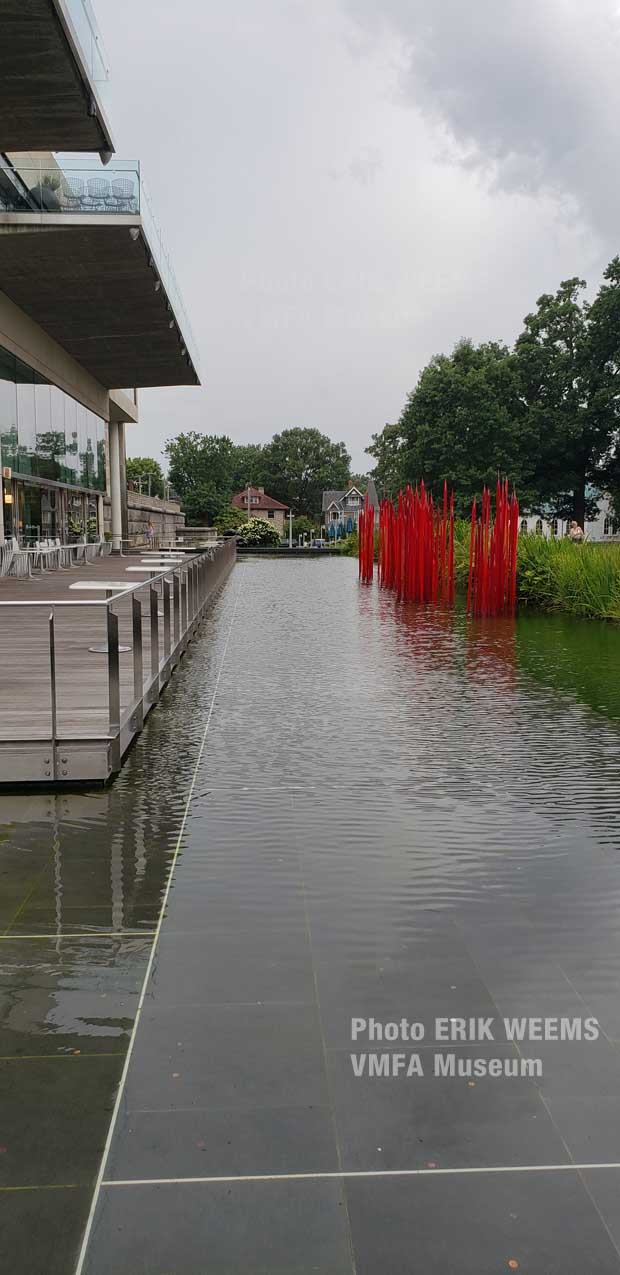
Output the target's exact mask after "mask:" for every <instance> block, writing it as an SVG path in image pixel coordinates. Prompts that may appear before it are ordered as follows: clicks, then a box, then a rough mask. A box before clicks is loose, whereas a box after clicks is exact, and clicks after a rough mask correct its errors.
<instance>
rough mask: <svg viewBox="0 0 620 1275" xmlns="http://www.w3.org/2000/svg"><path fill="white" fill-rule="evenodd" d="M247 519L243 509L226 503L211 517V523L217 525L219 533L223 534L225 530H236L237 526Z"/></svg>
mask: <svg viewBox="0 0 620 1275" xmlns="http://www.w3.org/2000/svg"><path fill="white" fill-rule="evenodd" d="M247 520H248V519H247V514H246V512H245V510H244V509H237V508H235V506H234V505H227V506H226V508H225V509H222V512H221V513H219V514H217V516H216V517H215V518H214V519H213V525H214V527H217V530H218V531H219V533H220V535H223V534H224V532H225V531H236V529H237V527H241V526H242V525H243V523H244V522H247Z"/></svg>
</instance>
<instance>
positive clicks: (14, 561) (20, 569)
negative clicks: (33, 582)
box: [8, 536, 33, 578]
mask: <svg viewBox="0 0 620 1275" xmlns="http://www.w3.org/2000/svg"><path fill="white" fill-rule="evenodd" d="M11 548H12V550H13V556H12V558H11V561H10V563H9V568H8V574H9V575H11V576H19V577H20V578H22V577H24V576H31V575H32V557H33V555H32V554H31V553H27V552H26V550H24V549H22V548H21V546H20V543H19V540H18V539H17V537H16V536H13V539H12V541H11Z"/></svg>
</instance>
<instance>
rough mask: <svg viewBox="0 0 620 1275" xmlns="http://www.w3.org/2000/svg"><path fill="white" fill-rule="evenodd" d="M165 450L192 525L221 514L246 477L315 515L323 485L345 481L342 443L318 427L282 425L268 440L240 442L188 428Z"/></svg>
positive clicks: (345, 458)
mask: <svg viewBox="0 0 620 1275" xmlns="http://www.w3.org/2000/svg"><path fill="white" fill-rule="evenodd" d="M166 454H167V456H168V460H169V471H168V477H169V480H170V482H171V483H172V486H173V488H174V490H175V491H176V492H177V493H178V495H179V497H180V499H181V504H182V508H183V510H184V511H185V513H186V514H187V517H188V521H189V522H193V523H194V524H196V525H199V524H201V523H202V524H205V525H211V524H212V523H218V522H221V520H222V519H224V520H225V519H226V516H227V513H228V511H229V510H230V504H231V500H232V498H233V496H235V495H237V494H238V493H239V492H240V491H242V490H243V489H244V487H246V486H247V485H248V483H249V484H251V485H252V486H253V487H264V489H265V491H266V492H267V494H268V495H269V496H273V498H274V499H275V500H281V501H282V503H283V504H285V505H288V506H289V508H290V509H292V510H293V512H294V513H295V514H296V515H305V516H307V517H308V518H310V519H314V520H315V521H316V520H317V519H319V518H320V510H321V498H322V493H323V491H324V490H325V489H326V488H328V487H335V488H341V487H342V488H344V487H346V486H347V484H348V482H349V481H350V469H351V457H350V456H349V454H348V452H347V449H346V447H345V444H344V443H333V442H332V441H331V439H329V438H328V437H327V436H326V435H325V434H321V433H320V431H319V430H318V429H301V428H297V429H285V430H282V432H281V433H280V434H274V436H273V438H272V439H271V442H269V443H240V444H239V443H233V441H232V439H231V438H229V437H228V436H227V435H226V434H200V433H198V432H197V431H195V430H190V431H189V432H188V433H185V434H179V435H178V436H177V437H176V438H171V439H169V440H168V442H167V443H166Z"/></svg>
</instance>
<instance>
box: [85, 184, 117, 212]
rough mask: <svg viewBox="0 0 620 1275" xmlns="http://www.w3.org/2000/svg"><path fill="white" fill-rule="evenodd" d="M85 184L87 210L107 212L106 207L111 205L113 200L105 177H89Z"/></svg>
mask: <svg viewBox="0 0 620 1275" xmlns="http://www.w3.org/2000/svg"><path fill="white" fill-rule="evenodd" d="M86 186H87V189H88V195H87V201H88V202H87V209H88V211H89V212H107V210H108V208H109V207H111V206H113V203H114V201H113V199H112V193H111V191H110V183H109V181H108V179H107V177H90V178H89V180H88V181H87V183H86Z"/></svg>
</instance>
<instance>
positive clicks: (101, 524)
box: [97, 495, 105, 540]
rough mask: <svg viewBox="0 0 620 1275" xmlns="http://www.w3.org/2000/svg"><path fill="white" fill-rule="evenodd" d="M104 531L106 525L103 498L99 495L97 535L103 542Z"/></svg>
mask: <svg viewBox="0 0 620 1275" xmlns="http://www.w3.org/2000/svg"><path fill="white" fill-rule="evenodd" d="M104 530H105V523H104V520H103V496H102V495H99V496H97V535H98V536H99V539H100V540H103V533H104Z"/></svg>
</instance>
